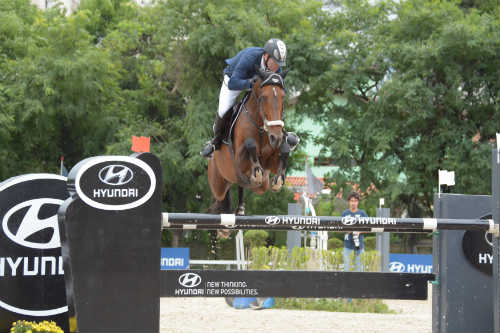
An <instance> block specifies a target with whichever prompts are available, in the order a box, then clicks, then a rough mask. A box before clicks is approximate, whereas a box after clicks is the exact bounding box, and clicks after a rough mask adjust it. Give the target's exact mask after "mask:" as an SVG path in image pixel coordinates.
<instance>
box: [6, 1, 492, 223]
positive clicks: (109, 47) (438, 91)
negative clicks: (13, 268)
mask: <svg viewBox="0 0 500 333" xmlns="http://www.w3.org/2000/svg"><path fill="white" fill-rule="evenodd" d="M498 30H499V19H498V10H497V6H496V2H495V1H473V0H467V1H466V0H464V1H436V0H407V1H376V2H374V1H368V0H349V1H348V0H331V1H306V0H288V1H285V0H269V1H264V2H263V1H256V0H250V1H242V0H226V1H219V0H202V1H194V0H184V1H183V0H169V1H158V2H157V3H156V4H155V5H154V6H145V7H141V6H138V5H136V4H135V2H133V1H131V0H99V1H97V0H82V1H81V3H80V6H79V8H78V10H77V11H76V12H74V13H71V14H70V15H68V14H67V13H65V12H64V11H63V10H61V8H54V9H51V10H48V11H40V10H39V9H37V8H36V7H34V6H32V5H30V1H29V0H0V123H1V124H2V126H0V161H1V163H0V178H1V179H6V178H7V177H10V176H14V175H18V174H21V173H28V172H57V168H58V159H59V156H60V155H63V156H65V158H66V161H67V164H68V166H71V165H74V164H75V163H76V162H78V161H80V160H82V159H83V158H85V157H88V156H94V155H99V154H128V153H129V152H130V146H131V137H132V135H141V136H150V137H151V139H152V151H153V153H155V154H156V155H158V156H159V157H160V159H161V161H162V164H163V168H164V175H163V178H164V186H165V189H164V193H165V197H164V202H165V209H167V210H170V211H195V212H201V211H204V210H205V209H206V208H207V207H208V205H209V202H210V200H211V195H210V192H209V190H208V184H207V180H206V161H205V160H203V159H202V158H201V157H200V156H199V154H198V152H199V149H200V147H201V145H202V143H203V142H204V141H205V140H207V139H208V138H209V137H210V136H211V135H212V133H211V124H212V121H213V118H214V115H215V112H216V108H217V100H218V93H219V88H220V84H221V80H222V75H221V73H222V70H223V68H224V66H225V64H224V59H226V58H229V57H231V56H233V55H234V54H235V53H237V52H238V51H239V50H240V49H242V48H244V47H248V46H256V45H257V46H259V45H263V44H264V42H265V41H266V40H267V39H269V38H271V37H279V38H281V39H283V40H284V41H285V42H286V43H287V46H288V52H289V55H288V61H287V63H288V64H289V67H290V68H291V69H292V70H291V72H290V74H289V75H288V77H287V91H288V100H287V125H288V124H296V125H298V126H299V125H300V121H301V117H302V115H307V116H309V117H313V118H315V119H317V120H319V121H321V123H322V124H324V128H325V130H326V131H325V133H326V134H325V136H324V137H322V138H320V139H319V140H318V142H317V143H318V144H322V145H323V146H324V147H325V150H324V154H325V156H327V157H331V158H333V159H334V160H335V162H336V164H338V165H339V166H340V172H339V173H337V174H335V175H332V180H333V181H335V182H336V183H337V184H339V185H340V186H342V185H345V184H348V183H360V184H361V186H362V188H367V187H368V185H369V184H370V183H373V184H374V185H375V186H376V188H377V190H378V191H379V192H378V193H379V194H380V195H384V196H385V197H386V198H388V199H387V201H388V202H392V204H393V206H394V207H396V206H398V207H404V208H405V207H409V208H410V213H411V214H413V215H417V214H418V215H420V213H429V212H430V209H431V205H432V196H433V193H434V192H435V189H436V188H437V170H438V169H449V170H455V171H456V174H457V186H456V191H457V192H465V193H488V192H489V172H490V160H489V159H490V153H489V151H490V149H491V148H492V145H493V144H494V133H495V132H496V128H497V125H496V124H497V123H498V119H497V118H496V115H497V114H498V112H499V110H498V91H499V83H498V82H499V80H498V79H499V75H498V68H499V61H498V56H497V50H498V48H499V39H498V33H497V32H498ZM292 110H293V112H291V111H292ZM288 113H290V115H288ZM288 126H289V129H293V126H292V127H290V125H288ZM298 126H297V127H298ZM304 134H308V133H304ZM304 137H305V136H304ZM295 156H301V154H300V152H299V153H298V154H297V153H296V154H295ZM300 164H302V163H300ZM293 165H294V161H292V166H293ZM389 198H390V199H389ZM289 199H290V197H289V194H286V193H282V194H278V195H275V194H268V195H266V196H253V195H251V196H249V199H248V203H249V205H248V207H249V210H248V213H250V214H252V213H257V212H259V213H260V212H265V211H267V212H271V211H272V212H277V211H283V210H285V209H286V202H288V201H289Z"/></svg>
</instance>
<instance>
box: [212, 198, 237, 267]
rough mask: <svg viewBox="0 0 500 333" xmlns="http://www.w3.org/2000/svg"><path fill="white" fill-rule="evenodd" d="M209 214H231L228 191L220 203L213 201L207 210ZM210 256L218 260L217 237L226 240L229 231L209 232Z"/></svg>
mask: <svg viewBox="0 0 500 333" xmlns="http://www.w3.org/2000/svg"><path fill="white" fill-rule="evenodd" d="M209 211H211V213H215V214H230V213H232V207H231V194H230V192H229V191H227V192H226V196H225V197H224V199H223V200H222V201H217V200H216V201H215V203H214V204H213V205H212V207H211V208H210V209H209ZM209 233H210V254H211V255H212V256H213V258H214V260H217V259H218V258H219V251H218V247H217V236H219V237H221V238H224V239H226V238H227V237H229V235H230V234H231V231H229V230H224V229H219V230H210V231H209Z"/></svg>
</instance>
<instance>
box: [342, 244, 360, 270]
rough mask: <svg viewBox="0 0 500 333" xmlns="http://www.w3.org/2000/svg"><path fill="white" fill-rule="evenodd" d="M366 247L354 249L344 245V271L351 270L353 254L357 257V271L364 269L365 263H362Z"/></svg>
mask: <svg viewBox="0 0 500 333" xmlns="http://www.w3.org/2000/svg"><path fill="white" fill-rule="evenodd" d="M364 252H365V249H360V250H354V249H349V248H347V247H344V252H343V254H344V271H346V272H347V271H350V270H351V260H352V258H351V256H352V255H353V254H354V258H355V269H354V270H355V271H356V272H361V271H363V270H364V267H363V265H361V253H364Z"/></svg>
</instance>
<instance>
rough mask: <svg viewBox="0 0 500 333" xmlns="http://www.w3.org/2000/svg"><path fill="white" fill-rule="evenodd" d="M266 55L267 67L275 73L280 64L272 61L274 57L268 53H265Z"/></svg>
mask: <svg viewBox="0 0 500 333" xmlns="http://www.w3.org/2000/svg"><path fill="white" fill-rule="evenodd" d="M266 57H267V58H266V62H267V68H269V69H270V70H272V71H273V72H275V73H276V72H277V71H278V69H279V68H280V65H278V64H277V63H276V61H274V59H273V58H272V57H271V56H270V55H269V54H266Z"/></svg>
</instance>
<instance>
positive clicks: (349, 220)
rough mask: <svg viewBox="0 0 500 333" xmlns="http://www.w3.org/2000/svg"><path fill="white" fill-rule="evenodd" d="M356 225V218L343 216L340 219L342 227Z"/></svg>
mask: <svg viewBox="0 0 500 333" xmlns="http://www.w3.org/2000/svg"><path fill="white" fill-rule="evenodd" d="M355 223H356V218H355V217H354V216H344V217H343V218H342V224H343V225H353V224H355Z"/></svg>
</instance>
